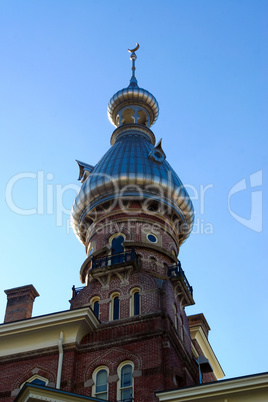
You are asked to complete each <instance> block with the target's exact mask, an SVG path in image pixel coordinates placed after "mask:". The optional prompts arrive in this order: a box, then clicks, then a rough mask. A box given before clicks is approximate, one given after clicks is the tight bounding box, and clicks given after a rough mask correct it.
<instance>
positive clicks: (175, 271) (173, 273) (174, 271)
mask: <svg viewBox="0 0 268 402" xmlns="http://www.w3.org/2000/svg"><path fill="white" fill-rule="evenodd" d="M168 276H170V277H172V278H174V277H180V278H182V279H183V282H184V283H185V285H186V287H187V289H188V290H189V292H190V293H191V296H193V288H192V286H190V284H189V282H188V280H187V278H186V275H185V273H184V270H183V269H182V267H181V263H180V261H179V262H178V263H177V264H176V265H173V266H171V267H169V268H168Z"/></svg>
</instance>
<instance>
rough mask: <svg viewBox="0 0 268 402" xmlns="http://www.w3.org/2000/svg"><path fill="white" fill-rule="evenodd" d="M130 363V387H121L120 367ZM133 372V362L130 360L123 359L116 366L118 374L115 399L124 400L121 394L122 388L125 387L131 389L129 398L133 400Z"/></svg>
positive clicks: (124, 388)
mask: <svg viewBox="0 0 268 402" xmlns="http://www.w3.org/2000/svg"><path fill="white" fill-rule="evenodd" d="M128 365H130V366H131V368H132V370H131V377H132V381H131V387H121V380H122V369H123V368H124V367H125V366H128ZM133 372H134V363H133V362H132V361H131V360H125V361H123V362H122V363H120V364H119V366H118V367H117V375H118V381H117V400H118V401H124V399H122V398H121V394H122V390H126V389H130V388H131V389H132V395H131V398H132V400H134V377H133Z"/></svg>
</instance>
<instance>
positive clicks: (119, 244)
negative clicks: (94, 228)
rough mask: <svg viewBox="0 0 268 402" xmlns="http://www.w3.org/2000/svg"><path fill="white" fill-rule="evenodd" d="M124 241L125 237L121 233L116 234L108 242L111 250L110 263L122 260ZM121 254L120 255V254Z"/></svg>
mask: <svg viewBox="0 0 268 402" xmlns="http://www.w3.org/2000/svg"><path fill="white" fill-rule="evenodd" d="M124 241H125V237H124V236H123V235H121V234H118V235H116V236H115V237H112V238H111V240H110V242H111V252H112V256H113V257H112V258H111V264H112V265H114V264H119V263H120V262H122V261H123V259H124V256H123V253H124V246H123V242H124ZM120 254H121V255H120Z"/></svg>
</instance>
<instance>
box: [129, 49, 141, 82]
mask: <svg viewBox="0 0 268 402" xmlns="http://www.w3.org/2000/svg"><path fill="white" fill-rule="evenodd" d="M139 47H140V45H139V44H138V43H136V47H135V48H134V49H128V51H129V53H131V55H130V60H132V68H131V70H132V76H131V79H130V82H129V86H130V87H137V86H138V81H137V79H136V77H135V70H136V67H135V61H136V59H137V56H136V53H135V52H136V50H138V49H139Z"/></svg>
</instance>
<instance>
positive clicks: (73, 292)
mask: <svg viewBox="0 0 268 402" xmlns="http://www.w3.org/2000/svg"><path fill="white" fill-rule="evenodd" d="M82 289H84V286H81V287H80V288H76V287H75V286H74V285H73V287H72V299H74V298H75V297H76V296H77V295H78V293H79V292H81V290H82Z"/></svg>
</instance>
